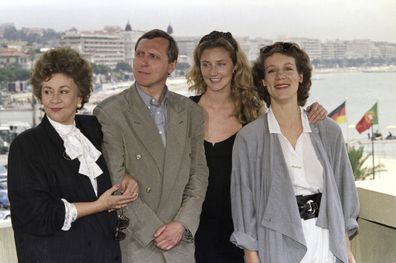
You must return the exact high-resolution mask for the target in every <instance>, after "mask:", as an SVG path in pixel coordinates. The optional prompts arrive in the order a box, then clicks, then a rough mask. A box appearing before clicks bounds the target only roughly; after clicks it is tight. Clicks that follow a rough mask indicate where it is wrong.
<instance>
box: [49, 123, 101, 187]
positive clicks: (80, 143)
mask: <svg viewBox="0 0 396 263" xmlns="http://www.w3.org/2000/svg"><path fill="white" fill-rule="evenodd" d="M48 120H49V122H50V123H51V125H52V127H54V129H55V130H56V132H57V133H58V134H59V136H60V137H61V138H62V140H63V146H64V147H65V152H66V154H67V155H68V156H69V157H70V159H71V160H74V159H76V158H77V159H78V160H79V162H80V168H79V171H78V172H79V173H80V174H83V175H86V176H88V177H89V179H90V180H91V182H92V183H93V182H95V185H96V180H95V179H96V177H98V176H99V175H101V174H102V173H103V171H102V169H100V167H99V165H97V163H96V161H97V160H98V159H99V157H100V155H101V152H100V151H98V150H97V149H96V148H95V146H94V145H93V144H92V143H91V141H90V140H88V139H87V137H85V136H84V134H82V133H81V131H80V130H79V129H78V128H77V127H76V124H75V122H74V123H73V124H71V125H64V124H61V123H59V122H56V121H54V120H51V119H50V118H49V117H48ZM94 188H95V187H94ZM95 193H97V189H96V188H95Z"/></svg>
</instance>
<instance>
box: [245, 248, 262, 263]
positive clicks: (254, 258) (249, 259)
mask: <svg viewBox="0 0 396 263" xmlns="http://www.w3.org/2000/svg"><path fill="white" fill-rule="evenodd" d="M244 251H245V257H244V258H245V263H260V259H259V257H258V255H257V251H252V250H247V249H245V250H244Z"/></svg>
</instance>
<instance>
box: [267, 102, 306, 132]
mask: <svg viewBox="0 0 396 263" xmlns="http://www.w3.org/2000/svg"><path fill="white" fill-rule="evenodd" d="M299 108H300V114H301V122H302V128H303V132H304V133H308V132H312V130H311V126H310V125H309V121H308V117H307V114H306V113H305V111H304V109H303V108H302V107H299ZM267 120H268V129H269V132H270V133H278V134H282V132H281V129H280V126H279V123H278V121H277V120H276V118H275V115H274V112H273V111H272V108H271V106H270V107H269V109H268V113H267Z"/></svg>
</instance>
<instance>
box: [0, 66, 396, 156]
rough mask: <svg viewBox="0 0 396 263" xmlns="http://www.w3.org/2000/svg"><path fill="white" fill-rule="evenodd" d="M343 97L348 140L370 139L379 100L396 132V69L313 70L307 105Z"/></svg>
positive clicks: (332, 103)
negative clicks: (362, 127) (361, 125)
mask: <svg viewBox="0 0 396 263" xmlns="http://www.w3.org/2000/svg"><path fill="white" fill-rule="evenodd" d="M168 86H169V89H170V90H174V91H176V92H178V93H180V94H182V95H185V96H188V95H192V94H191V93H189V91H188V89H187V84H186V82H185V80H184V79H183V78H176V79H170V80H169V81H168ZM92 98H94V95H93V96H92ZM344 101H346V116H347V122H346V123H344V124H340V127H341V129H342V132H343V135H344V138H345V140H346V141H348V142H350V141H352V142H353V141H359V142H362V143H366V144H367V143H368V141H369V140H368V133H369V132H370V130H367V131H365V132H363V133H362V134H359V133H358V132H357V131H356V129H355V127H354V126H355V124H356V123H357V122H358V121H359V120H360V119H361V118H362V116H363V115H364V114H365V113H366V112H367V111H368V110H369V109H370V108H371V107H372V106H373V105H374V104H375V103H378V121H379V123H378V125H374V127H373V128H374V131H378V132H380V133H381V134H382V135H383V137H386V136H387V135H388V134H389V133H392V134H393V135H396V72H383V73H381V72H380V73H378V72H360V71H352V72H351V71H348V72H330V73H315V72H314V74H313V77H312V87H311V93H310V97H309V99H308V101H307V105H310V104H311V103H312V102H319V103H320V104H321V105H323V107H325V108H326V109H327V111H328V112H331V111H332V110H333V109H335V108H336V107H337V106H339V105H340V104H341V103H343V102H344ZM36 115H37V117H38V118H39V117H40V116H41V115H42V114H41V113H40V112H39V111H37V114H36ZM10 121H22V122H28V123H29V124H32V123H33V114H32V111H31V110H30V111H29V110H25V111H0V124H2V123H5V122H10ZM394 145H395V146H392V147H391V149H392V151H393V149H394V152H395V156H396V141H395V143H394Z"/></svg>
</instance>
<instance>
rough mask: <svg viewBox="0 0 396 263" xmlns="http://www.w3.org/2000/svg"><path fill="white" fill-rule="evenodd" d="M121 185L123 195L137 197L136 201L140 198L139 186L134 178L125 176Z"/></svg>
mask: <svg viewBox="0 0 396 263" xmlns="http://www.w3.org/2000/svg"><path fill="white" fill-rule="evenodd" d="M120 185H121V188H120V191H121V194H122V195H128V196H129V195H130V196H133V197H135V199H134V200H136V199H137V198H138V195H139V185H138V183H137V182H136V180H135V179H133V177H132V176H130V175H129V174H125V175H124V177H122V179H121V182H120Z"/></svg>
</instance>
